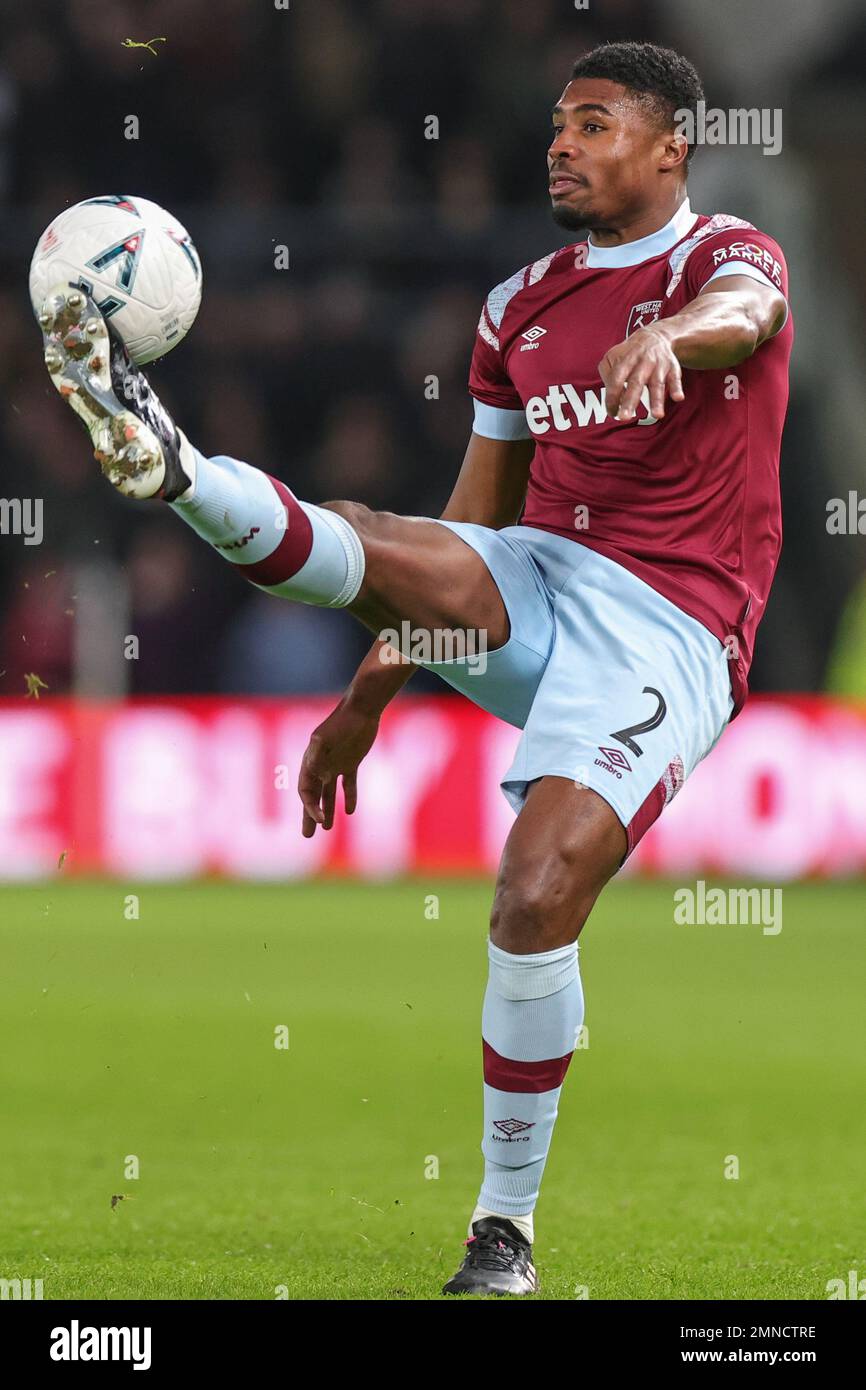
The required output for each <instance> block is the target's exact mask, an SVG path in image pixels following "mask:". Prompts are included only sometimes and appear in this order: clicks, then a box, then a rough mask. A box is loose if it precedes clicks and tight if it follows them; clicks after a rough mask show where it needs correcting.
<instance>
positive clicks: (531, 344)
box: [520, 323, 547, 352]
mask: <svg viewBox="0 0 866 1390" xmlns="http://www.w3.org/2000/svg"><path fill="white" fill-rule="evenodd" d="M546 332H547V329H546V328H539V326H538V324H537V323H536V324H535V325H534V326H533V327H532V328H527V330H526V332H525V333H521V335H520V336H521V338H525V339H526V342H525V343H524V344H523V346H522V347H521V349H520V351H521V352H532V350H533V348H537V347H538V339H539V338H543V337H544V335H545V333H546Z"/></svg>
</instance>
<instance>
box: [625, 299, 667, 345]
mask: <svg viewBox="0 0 866 1390" xmlns="http://www.w3.org/2000/svg"><path fill="white" fill-rule="evenodd" d="M661 307H662V302H661V300H660V299H647V300H646V301H645V302H644V303H643V304H633V305H632V307H631V313H630V314H629V316H628V325H627V327H626V330H625V336H626V337H627V338H630V337H631V335H632V333H636V332H637V330H638V329H639V328H648V327H649V325H650V324H651V323H655V321H656V319H657V318H658V316H659V310H660V309H661Z"/></svg>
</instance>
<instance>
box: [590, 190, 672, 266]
mask: <svg viewBox="0 0 866 1390" xmlns="http://www.w3.org/2000/svg"><path fill="white" fill-rule="evenodd" d="M697 220H698V218H697V213H694V212H692V210H691V207H690V205H689V200H688V198H684V199H683V200H682V202H681V203H680V204H679V206H678V207H677V208H676V210H675V211H674V212H673V213H672V214H671V216H670V217H669V218H668V219H667V221H665V222H662V221H661V220H660V217H659V216H656V217H655V218H650V219H648V221H649V226H648V227H647V228H646V230H643V229H641V228H639V227H638V225H637V224H635V225H634V226H633V227H630V228H628V230H627V232H624V233H623V235H622V236H621V238H620V239H619V240H617V241H606V242H599V241H597V240H596V232H595V231H594V230H592V231H590V234H589V240H588V241H587V243H586V260H585V265H586V266H587V268H588V269H610V270H613V269H616V268H617V267H622V266H630V265H640V263H641V262H642V261H648V260H651V259H652V257H653V256H660V255H662V254H663V253H664V252H666V251H670V250H672V249H673V247H674V246H676V244H677V242H678V241H682V239H683V237H684V236H687V235H688V234H689V232H690V231H691V230H692V228H693V227H694V226H695V223H696V222H697ZM606 230H609V229H606ZM638 230H643V235H641V236H638V235H632V233H633V232H635V233H636V232H637V231H638Z"/></svg>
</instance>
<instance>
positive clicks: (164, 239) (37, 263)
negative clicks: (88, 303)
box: [30, 194, 202, 363]
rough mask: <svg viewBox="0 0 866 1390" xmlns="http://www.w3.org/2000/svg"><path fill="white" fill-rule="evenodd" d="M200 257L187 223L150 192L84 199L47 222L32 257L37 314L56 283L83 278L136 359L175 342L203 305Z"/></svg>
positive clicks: (158, 353)
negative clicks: (153, 199) (151, 198)
mask: <svg viewBox="0 0 866 1390" xmlns="http://www.w3.org/2000/svg"><path fill="white" fill-rule="evenodd" d="M201 279H202V277H201V262H200V260H199V258H198V252H197V251H196V249H195V247H194V245H193V243H192V240H191V238H190V236H189V233H188V232H187V230H186V228H185V227H183V226H182V225H181V223H180V222H178V220H177V218H176V217H172V215H171V213H170V212H166V211H165V209H164V208H161V207H159V206H158V205H157V204H156V203H152V202H150V201H149V199H147V198H134V197H131V196H124V195H120V194H114V195H105V196H104V197H101V198H86V199H85V200H84V202H83V203H76V204H75V206H74V207H71V208H67V209H66V211H65V212H61V214H60V216H59V217H55V219H54V221H53V222H52V223H51V224H50V225H49V226H48V227H46V228H45V231H44V232H43V233H42V235H41V237H40V238H39V241H38V243H37V246H36V250H35V251H34V253H33V260H32V261H31V263H30V300H31V303H32V305H33V312H34V313H35V314H38V313H39V310H40V307H41V305H42V301H43V300H44V299H45V297H46V295H47V294H48V292H49V290H51V289H53V288H54V286H55V285H57V284H58V283H68V282H69V281H74V282H75V283H76V284H79V283H81V284H82V285H83V287H84V288H85V289H86V290H87V292H88V293H89V294H91V295H92V296H93V298H94V299H95V300H96V302H97V304H98V305H99V308H100V309H101V311H102V313H103V314H104V315H105V317H106V318H109V319H110V320H111V322H112V323H113V324H114V326H115V327H116V329H117V330H118V332H119V333H120V336H121V337H122V338H123V341H124V343H125V344H126V347H127V350H128V352H129V354H130V356H131V357H132V359H133V360H134V361H135V362H138V363H144V362H152V361H153V359H154V358H155V357H162V356H163V355H164V354H165V353H167V352H170V351H171V349H172V348H173V347H177V345H178V343H179V342H180V341H181V339H182V338H185V337H186V335H187V333H188V332H189V330H190V329H191V328H192V325H193V323H194V321H195V316H196V314H197V313H198V308H199V304H200V303H201Z"/></svg>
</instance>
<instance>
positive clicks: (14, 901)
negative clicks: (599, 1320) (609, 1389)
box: [0, 880, 866, 1299]
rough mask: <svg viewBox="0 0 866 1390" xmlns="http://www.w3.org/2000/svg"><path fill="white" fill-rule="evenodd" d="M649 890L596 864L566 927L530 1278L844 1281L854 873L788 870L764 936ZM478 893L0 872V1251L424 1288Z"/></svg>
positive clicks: (443, 1184)
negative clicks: (811, 876)
mask: <svg viewBox="0 0 866 1390" xmlns="http://www.w3.org/2000/svg"><path fill="white" fill-rule="evenodd" d="M130 892H137V893H138V895H139V899H140V916H139V919H138V920H127V918H126V917H125V915H124V902H125V898H126V895H127V894H129V893H130ZM431 893H435V894H437V895H438V899H439V917H438V920H429V919H428V916H426V915H425V903H426V901H427V899H428V895H430V894H431ZM672 894H673V887H672V886H671V885H670V884H663V883H653V884H646V883H644V884H638V883H634V882H630V881H623V882H621V883H618V884H614V885H612V887H611V888H610V889H609V890H608V891H607V893H606V894H605V895H604V896H603V900H602V901H601V902H600V903H599V905H598V907H597V909H596V911H595V914H594V916H593V918H592V920H591V921H590V923H589V925H588V927H587V928H586V930H585V932H584V935H583V941H582V948H581V962H582V973H583V980H584V987H585V992H586V1000H587V1014H586V1023H587V1027H588V1030H589V1046H588V1047H587V1048H586V1049H585V1050H583V1051H579V1052H578V1053H577V1054H576V1055H575V1058H574V1061H573V1063H572V1067H571V1071H570V1073H569V1076H568V1079H567V1081H566V1086H565V1092H564V1096H563V1103H562V1106H561V1113H560V1119H559V1123H558V1126H557V1132H556V1135H555V1138H554V1144H553V1151H552V1155H551V1159H550V1162H549V1165H548V1171H547V1175H546V1179H545V1184H544V1188H543V1192H542V1198H541V1203H540V1205H539V1210H538V1213H537V1222H536V1224H537V1240H536V1257H537V1263H538V1267H539V1272H540V1276H541V1280H542V1296H543V1297H547V1298H558V1299H574V1298H577V1297H581V1296H582V1293H583V1291H584V1290H585V1291H586V1294H588V1297H589V1298H590V1299H607V1298H625V1299H669V1298H687V1299H722V1298H741V1299H752V1298H786V1297H792V1298H804V1299H815V1298H817V1299H821V1298H825V1297H826V1291H825V1290H826V1283H827V1280H828V1279H833V1278H843V1279H845V1278H847V1274H848V1270H849V1269H852V1268H856V1269H858V1270H859V1271H860V1276H861V1277H863V1276H864V1275H866V1227H864V1222H863V1219H862V1218H863V1206H862V1193H863V1171H864V1169H863V1162H864V1149H866V1142H864V1141H866V1106H864V1103H863V1097H864V1093H866V1050H864V1047H863V1020H864V1016H866V1014H864V1002H863V1001H864V984H866V951H864V931H866V886H864V885H863V884H855V883H851V884H843V885H839V886H820V885H807V886H794V887H788V888H786V889H785V890H784V926H783V929H782V931H781V933H780V934H779V935H778V936H765V935H763V934H762V932H761V929H760V927H754V926H691V927H686V926H676V925H674V922H673V898H672ZM489 898H490V887H489V885H488V884H483V883H466V882H454V881H447V880H443V881H439V882H435V883H430V882H425V881H421V880H418V881H409V882H402V883H399V884H396V885H379V884H375V885H363V884H356V883H345V884H342V883H339V884H334V883H328V884H312V885H311V884H305V885H301V886H289V887H275V886H271V885H248V886H246V885H222V884H216V883H210V884H204V885H201V884H197V885H189V886H180V887H166V886H157V885H147V884H144V885H140V886H138V887H137V888H136V887H134V886H133V887H130V886H126V885H113V884H91V883H75V882H57V883H51V884H49V885H44V886H34V887H27V888H17V887H15V888H13V887H6V888H3V889H0V950H2V961H3V968H2V973H0V1028H2V1046H0V1066H2V1087H0V1107H2V1115H0V1129H2V1136H3V1137H2V1153H0V1202H2V1221H0V1229H2V1233H3V1234H2V1237H0V1241H2V1249H0V1277H3V1278H14V1277H20V1278H31V1279H34V1278H41V1279H42V1280H43V1290H44V1297H45V1298H46V1299H57V1298H85V1299H98V1298H159V1299H164V1298H172V1299H173V1298H177V1299H234V1298H245V1299H274V1298H276V1297H279V1296H286V1295H287V1296H288V1297H289V1298H290V1299H299V1298H321V1299H341V1298H352V1299H401V1298H404V1299H429V1298H436V1297H438V1296H439V1289H440V1286H441V1284H442V1282H443V1280H444V1279H445V1278H446V1277H447V1276H448V1275H449V1274H450V1273H452V1271H453V1269H454V1268H455V1266H456V1263H457V1261H458V1259H459V1257H460V1255H461V1246H460V1242H461V1240H462V1239H463V1237H464V1235H465V1221H466V1219H467V1216H468V1213H469V1211H470V1209H471V1205H472V1202H473V1200H474V1197H475V1194H476V1191H477V1186H478V1181H479V1177H480V1154H479V1147H478V1146H479V1138H480V1134H479V1113H480V1054H481V1048H480V1040H479V1013H480V1003H481V996H482V991H483V987H484V980H485V975H486V959H485V937H486V913H487V907H488V903H489ZM281 1025H285V1027H287V1028H288V1041H289V1046H288V1048H287V1049H285V1048H283V1049H278V1048H277V1047H275V1045H274V1042H275V1029H276V1028H278V1027H280V1026H281ZM128 1155H135V1156H136V1157H137V1159H138V1162H139V1164H140V1176H139V1177H138V1178H137V1179H136V1178H130V1177H127V1176H124V1164H125V1162H126V1159H127V1156H128ZM729 1155H735V1156H736V1158H737V1159H738V1161H739V1174H740V1175H739V1178H738V1179H736V1180H734V1179H726V1177H725V1175H724V1174H725V1164H726V1160H727V1158H728V1156H729ZM437 1165H438V1177H434V1176H428V1175H429V1174H432V1173H433V1172H435V1171H436V1169H437ZM117 1195H120V1196H122V1197H123V1200H122V1201H120V1202H118V1203H116V1204H115V1206H114V1208H112V1205H111V1198H112V1196H117ZM281 1290H284V1291H285V1292H284V1293H282V1295H281Z"/></svg>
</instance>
